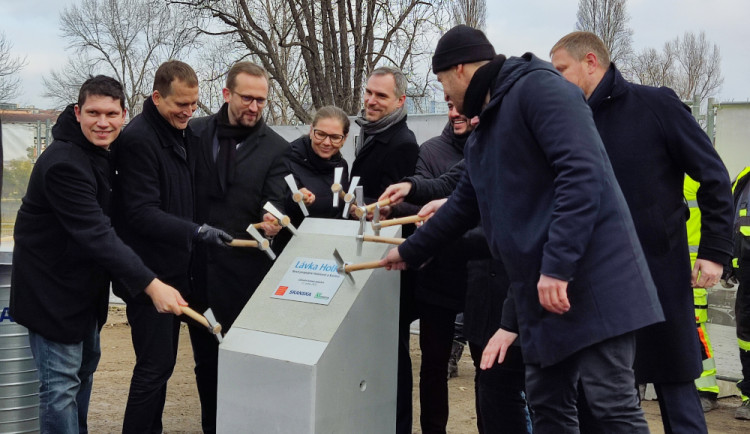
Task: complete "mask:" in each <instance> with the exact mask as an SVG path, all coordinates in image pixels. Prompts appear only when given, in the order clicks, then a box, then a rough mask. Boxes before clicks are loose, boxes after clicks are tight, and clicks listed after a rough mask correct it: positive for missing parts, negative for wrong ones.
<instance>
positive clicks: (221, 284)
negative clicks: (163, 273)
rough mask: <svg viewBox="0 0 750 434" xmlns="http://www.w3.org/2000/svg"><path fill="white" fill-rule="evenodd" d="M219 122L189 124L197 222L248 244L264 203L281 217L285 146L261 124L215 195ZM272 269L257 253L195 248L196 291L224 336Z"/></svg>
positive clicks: (212, 118) (206, 120) (214, 119)
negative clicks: (228, 180)
mask: <svg viewBox="0 0 750 434" xmlns="http://www.w3.org/2000/svg"><path fill="white" fill-rule="evenodd" d="M218 116H219V115H218V114H216V115H212V116H207V117H203V118H198V119H194V120H192V121H191V122H190V126H191V128H192V133H193V134H194V136H195V139H194V140H191V155H192V156H193V157H194V158H195V164H194V173H195V198H196V199H195V202H196V209H197V211H196V222H198V223H208V224H209V225H211V226H215V227H217V228H221V229H223V230H225V231H227V232H228V233H229V234H231V235H232V236H233V237H236V238H242V239H251V238H252V237H251V236H250V234H248V233H247V231H246V228H247V226H248V225H249V224H251V223H258V222H260V221H262V220H263V214H265V213H266V211H264V210H263V205H265V203H266V202H269V201H270V202H271V203H273V204H274V206H276V207H277V208H278V209H279V210H280V211H282V212H284V198H285V197H286V196H287V195H289V188H288V187H287V185H286V182H284V176H286V175H287V174H288V171H287V168H286V163H285V160H286V158H287V156H288V152H289V143H288V142H287V141H286V140H284V139H283V138H282V137H281V136H279V135H278V134H277V133H275V132H274V131H273V130H272V129H271V128H270V127H269V126H268V125H267V124H266V123H265V122H263V121H261V122H259V123H258V124H257V126H256V128H255V130H254V132H253V133H251V134H250V136H248V137H247V138H246V139H245V140H243V141H242V142H241V144H240V145H239V146H238V148H237V150H236V153H235V159H234V161H233V170H234V174H233V176H232V182H231V183H229V184H227V185H226V186H224V187H222V190H221V193H220V194H217V191H218V190H217V186H218V185H219V183H220V181H219V178H218V174H217V172H216V171H215V170H214V165H215V163H214V159H213V149H214V146H215V141H217V140H218V138H217V136H216V130H217V119H218ZM217 143H218V142H217ZM283 231H286V229H283ZM271 265H272V262H271V260H270V259H269V258H268V256H266V254H265V253H263V252H261V251H260V250H258V249H248V248H231V249H228V248H223V247H219V246H199V248H198V249H197V252H196V260H195V266H194V267H193V274H194V277H195V283H196V290H197V292H198V293H199V295H198V296H199V297H201V298H202V301H203V302H204V303H208V306H209V307H211V309H212V310H213V311H214V314H215V315H216V319H217V321H218V322H220V323H221V324H222V326H223V327H224V330H228V329H229V327H230V326H231V325H232V323H234V320H235V319H236V318H237V316H238V315H239V313H240V311H241V310H242V308H243V307H244V306H245V304H246V303H247V301H248V300H249V299H250V297H251V296H252V294H253V292H255V288H256V287H257V286H258V285H259V284H260V282H261V281H262V280H263V277H264V276H265V275H266V273H267V272H268V270H269V269H270V268H271Z"/></svg>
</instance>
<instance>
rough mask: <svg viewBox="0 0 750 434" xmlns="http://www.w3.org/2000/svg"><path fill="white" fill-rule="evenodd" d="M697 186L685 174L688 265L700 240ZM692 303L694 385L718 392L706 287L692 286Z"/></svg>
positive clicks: (692, 261) (692, 260)
mask: <svg viewBox="0 0 750 434" xmlns="http://www.w3.org/2000/svg"><path fill="white" fill-rule="evenodd" d="M698 187H700V184H699V183H698V182H697V181H695V180H694V179H692V178H691V177H689V176H687V175H685V184H684V186H683V193H684V195H685V200H686V201H687V205H688V208H689V209H690V218H688V221H687V222H686V227H687V237H688V247H689V251H690V266H691V267H694V266H695V260H696V259H697V258H698V246H699V245H700V242H701V210H700V208H699V207H698V199H697V195H698ZM693 303H694V305H695V325H696V326H697V328H698V340H699V341H700V345H701V358H702V364H703V372H701V376H700V377H698V378H697V379H696V380H695V387H696V388H697V389H698V390H699V391H701V392H709V393H714V394H717V395H718V393H719V385H718V383H717V382H716V361H715V359H714V354H713V348H712V346H711V339H710V338H709V336H708V331H707V330H706V324H705V323H706V321H708V291H707V290H706V288H693Z"/></svg>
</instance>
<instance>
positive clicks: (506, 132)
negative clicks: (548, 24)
mask: <svg viewBox="0 0 750 434" xmlns="http://www.w3.org/2000/svg"><path fill="white" fill-rule="evenodd" d="M465 156H466V163H467V168H468V172H467V175H465V176H464V177H463V178H462V179H461V181H460V182H459V185H458V187H457V188H456V191H455V192H454V194H453V195H452V196H451V198H450V199H449V200H448V202H447V203H446V204H445V205H444V206H443V207H442V208H441V209H440V210H439V211H438V213H436V215H435V216H434V217H433V218H432V219H431V220H429V221H428V222H427V224H426V225H425V226H424V227H423V228H422V229H420V230H419V231H417V232H416V233H415V234H414V235H413V236H412V237H411V238H410V239H408V240H407V241H406V242H405V243H404V244H402V245H401V247H400V248H399V252H400V253H401V255H402V257H403V258H404V259H405V260H406V261H407V262H408V263H420V262H421V261H423V260H424V259H425V257H426V256H428V255H429V252H430V249H432V248H433V247H434V246H435V245H438V244H440V243H441V242H444V239H445V238H450V237H453V236H455V235H456V234H460V233H462V232H463V231H465V230H466V229H468V228H469V227H471V225H472V224H474V223H476V221H477V219H478V218H480V217H481V222H482V226H483V228H484V231H485V233H486V234H487V240H488V242H489V245H490V250H491V251H492V253H493V256H496V257H498V258H500V259H502V261H503V263H504V264H505V266H506V269H507V271H508V275H509V277H510V281H511V287H510V290H509V295H508V297H509V298H508V300H507V301H506V303H505V305H506V306H505V308H506V309H504V312H503V325H504V326H506V325H507V326H506V327H508V326H511V325H512V324H511V323H510V322H506V321H510V319H511V318H512V315H508V314H506V311H507V312H508V313H510V311H511V310H515V314H516V316H517V319H518V330H519V333H520V338H521V346H522V349H523V354H524V361H525V362H526V363H533V364H539V365H541V366H542V367H545V366H550V365H553V364H555V363H558V362H560V361H562V360H564V359H565V358H566V357H568V356H570V355H572V354H573V353H575V352H577V351H578V350H580V349H582V348H585V347H588V346H590V345H593V344H596V343H598V342H601V341H604V340H606V339H609V338H612V337H615V336H619V335H622V334H624V333H628V332H631V331H634V330H637V329H639V328H641V327H644V326H647V325H650V324H653V323H656V322H658V321H662V320H663V319H664V316H663V314H662V310H661V306H660V305H659V301H658V299H657V296H656V288H655V286H654V283H653V281H652V279H651V276H650V274H649V272H648V267H647V265H646V261H645V258H644V256H643V251H642V250H641V247H640V244H639V243H638V239H637V236H636V234H635V229H634V227H633V222H632V219H631V217H630V213H629V212H628V209H627V205H626V203H625V199H624V198H623V196H622V193H621V192H620V189H619V187H618V185H617V182H616V180H615V177H614V174H613V172H612V168H611V166H610V163H609V160H608V158H607V155H606V153H605V151H604V146H603V145H602V142H601V140H600V138H599V135H598V134H597V132H596V127H595V126H594V122H593V119H592V118H591V111H590V110H589V108H588V106H587V105H586V101H585V99H584V97H583V94H582V93H581V91H580V89H578V88H577V87H575V86H574V85H572V84H570V83H568V82H566V81H565V80H564V79H563V78H562V77H561V76H560V75H559V74H558V73H557V72H556V71H555V70H554V69H553V68H552V66H551V65H550V64H549V63H548V62H544V61H541V60H539V59H538V58H536V57H534V56H533V55H531V54H526V55H524V56H523V57H521V58H510V59H508V60H507V61H506V62H505V64H504V65H503V67H502V69H501V70H500V72H499V74H498V76H497V78H496V79H495V81H494V82H493V84H492V86H491V89H490V102H489V103H488V104H487V106H486V107H485V108H484V109H483V111H482V113H481V115H480V123H479V125H478V127H477V128H476V129H475V130H474V133H473V134H472V135H471V137H470V138H469V140H468V142H467V144H466V149H465ZM540 273H542V274H545V275H547V276H551V277H554V278H557V279H562V280H566V281H568V282H569V286H568V299H569V300H570V304H571V308H570V311H568V312H567V313H565V314H563V315H557V314H554V313H551V312H548V311H546V310H544V309H543V308H542V307H541V305H540V303H539V297H538V294H537V282H538V280H539V276H540ZM506 319H507V320H506Z"/></svg>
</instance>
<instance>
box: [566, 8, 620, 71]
mask: <svg viewBox="0 0 750 434" xmlns="http://www.w3.org/2000/svg"><path fill="white" fill-rule="evenodd" d="M626 3H627V0H579V2H578V13H577V14H576V17H577V21H576V29H578V30H583V31H586V32H592V33H594V34H596V35H597V36H599V37H600V38H601V39H602V41H603V42H604V45H605V46H606V47H607V49H608V50H609V55H610V58H611V59H612V61H613V62H615V64H617V65H618V67H621V69H627V66H628V61H629V57H630V56H631V55H632V52H633V49H632V40H633V30H632V29H630V28H629V27H628V26H627V25H628V21H630V16H628V13H627V10H626V9H627V7H626Z"/></svg>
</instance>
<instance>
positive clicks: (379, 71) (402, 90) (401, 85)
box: [367, 66, 408, 98]
mask: <svg viewBox="0 0 750 434" xmlns="http://www.w3.org/2000/svg"><path fill="white" fill-rule="evenodd" d="M373 75H392V76H393V81H394V83H395V86H394V87H393V93H394V94H395V95H396V98H401V97H402V96H404V95H406V86H407V85H408V83H407V81H406V76H405V75H404V73H403V72H402V71H401V70H400V69H398V68H396V67H393V66H380V67H378V68H375V69H373V70H372V72H371V73H370V75H369V76H368V77H367V79H368V80H369V79H370V77H372V76H373Z"/></svg>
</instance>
